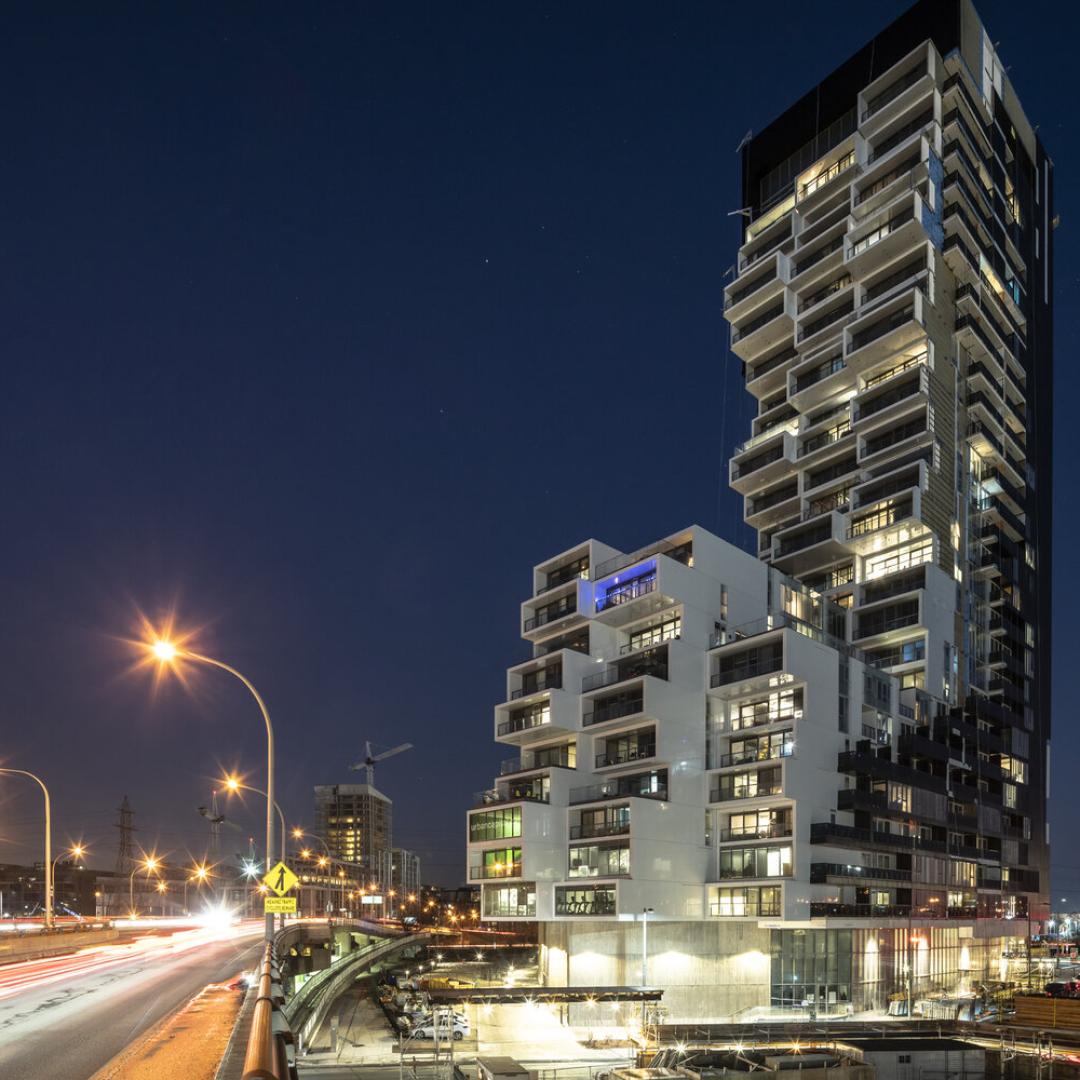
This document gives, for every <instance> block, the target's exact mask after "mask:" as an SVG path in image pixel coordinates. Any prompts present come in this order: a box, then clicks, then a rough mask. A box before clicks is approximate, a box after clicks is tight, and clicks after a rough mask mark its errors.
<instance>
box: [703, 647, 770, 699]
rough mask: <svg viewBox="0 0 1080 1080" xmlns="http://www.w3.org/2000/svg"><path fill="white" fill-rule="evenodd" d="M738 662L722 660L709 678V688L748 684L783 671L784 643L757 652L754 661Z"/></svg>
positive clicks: (736, 659)
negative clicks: (752, 680)
mask: <svg viewBox="0 0 1080 1080" xmlns="http://www.w3.org/2000/svg"><path fill="white" fill-rule="evenodd" d="M741 655H742V654H740V656H741ZM737 661H738V658H737V657H733V658H731V659H730V660H728V659H727V658H722V659H721V661H720V665H719V667H718V669H717V670H716V671H714V672H713V673H712V675H711V676H710V678H709V687H710V688H711V689H716V688H717V687H721V686H731V685H732V684H733V683H741V682H748V681H750V680H751V679H759V678H761V677H763V676H767V675H774V674H776V672H778V671H783V669H784V647H783V643H782V642H777V643H776V645H775V647H774V648H770V649H758V650H756V655H755V656H754V657H753V658H752V659H748V660H746V661H744V662H737Z"/></svg>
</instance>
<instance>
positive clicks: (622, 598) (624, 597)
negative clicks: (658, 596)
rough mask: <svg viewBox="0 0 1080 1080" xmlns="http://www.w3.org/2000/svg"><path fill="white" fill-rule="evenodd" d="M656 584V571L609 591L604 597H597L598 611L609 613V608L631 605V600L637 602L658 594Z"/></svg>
mask: <svg viewBox="0 0 1080 1080" xmlns="http://www.w3.org/2000/svg"><path fill="white" fill-rule="evenodd" d="M656 584H657V577H656V571H655V570H653V571H652V572H651V573H648V574H642V575H641V576H640V577H636V578H633V579H632V580H630V581H627V582H625V583H623V584H622V585H619V586H617V587H615V588H611V589H608V590H607V592H606V593H605V594H604V595H603V596H599V597H597V599H596V610H597V611H598V612H600V611H607V610H608V608H613V607H618V606H619V605H620V604H629V603H630V601H631V600H637V599H638V598H639V597H642V596H647V595H648V594H649V593H651V592H656Z"/></svg>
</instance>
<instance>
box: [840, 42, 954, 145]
mask: <svg viewBox="0 0 1080 1080" xmlns="http://www.w3.org/2000/svg"><path fill="white" fill-rule="evenodd" d="M936 69H937V56H936V55H935V51H934V49H933V48H932V47H930V46H927V45H920V46H919V47H918V49H916V50H914V52H913V53H910V54H909V55H908V56H907V57H905V59H903V60H901V61H900V62H899V63H898V64H895V65H894V66H893V67H891V68H890V69H889V70H888V71H886V72H885V73H884V74H883V75H881V76H880V77H879V78H877V79H875V80H874V81H873V82H872V83H870V85H869V86H867V87H866V88H865V89H864V90H863V91H862V92H861V93H860V94H859V104H858V109H859V130H860V132H861V133H862V134H863V136H864V137H866V138H868V139H871V138H873V137H874V135H875V134H876V133H877V132H879V131H882V130H884V129H885V128H886V127H888V125H890V124H895V123H896V121H897V120H898V119H899V118H902V117H903V116H904V115H905V114H908V113H910V112H911V111H912V110H918V111H919V115H922V114H923V112H925V108H926V102H927V100H928V99H929V97H930V95H931V94H932V93H933V91H934V89H935V86H936V76H937V75H938V72H937V70H936Z"/></svg>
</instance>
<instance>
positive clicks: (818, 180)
mask: <svg viewBox="0 0 1080 1080" xmlns="http://www.w3.org/2000/svg"><path fill="white" fill-rule="evenodd" d="M854 164H855V151H854V150H851V151H849V152H848V153H847V154H845V155H844V156H843V157H842V158H841V159H840V160H839V161H834V162H833V163H832V164H831V165H830V166H829V167H828V168H827V169H824V170H823V171H822V172H819V173H818V174H817V176H814V177H811V179H809V180H807V181H806V183H805V184H801V185H800V186H799V198H800V199H805V198H808V197H809V196H810V195H813V194H814V192H815V191H818V190H819V189H820V188H823V187H824V186H825V185H826V184H827V183H829V181H831V180H835V179H836V178H837V177H838V176H839V175H840V174H841V173H842V172H846V171H847V170H848V169H850V168H851V166H852V165H854Z"/></svg>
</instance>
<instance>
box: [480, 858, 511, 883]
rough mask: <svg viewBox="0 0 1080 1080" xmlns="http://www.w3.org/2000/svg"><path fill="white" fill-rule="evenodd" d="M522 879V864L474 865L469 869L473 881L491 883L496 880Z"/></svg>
mask: <svg viewBox="0 0 1080 1080" xmlns="http://www.w3.org/2000/svg"><path fill="white" fill-rule="evenodd" d="M516 877H521V863H519V862H515V863H491V864H488V865H485V864H483V863H474V864H473V865H472V866H470V867H469V878H470V879H471V880H472V881H491V880H493V879H495V878H516Z"/></svg>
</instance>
